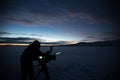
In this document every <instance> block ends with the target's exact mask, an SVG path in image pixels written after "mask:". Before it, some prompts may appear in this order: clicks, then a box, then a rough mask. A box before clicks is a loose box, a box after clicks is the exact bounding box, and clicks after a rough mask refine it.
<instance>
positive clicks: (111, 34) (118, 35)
mask: <svg viewBox="0 0 120 80" xmlns="http://www.w3.org/2000/svg"><path fill="white" fill-rule="evenodd" d="M103 34H104V35H106V36H108V37H110V39H120V32H104V33H103ZM108 39H109V38H108Z"/></svg>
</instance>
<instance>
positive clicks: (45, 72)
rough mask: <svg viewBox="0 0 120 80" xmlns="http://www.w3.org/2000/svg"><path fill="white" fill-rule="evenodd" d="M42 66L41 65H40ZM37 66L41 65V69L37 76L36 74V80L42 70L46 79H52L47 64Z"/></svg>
mask: <svg viewBox="0 0 120 80" xmlns="http://www.w3.org/2000/svg"><path fill="white" fill-rule="evenodd" d="M40 66H41V67H40ZM35 67H40V69H39V71H38V72H37V73H36V76H35V80H38V79H39V75H40V73H41V72H43V73H44V75H45V78H46V80H50V76H49V73H48V69H47V65H46V64H45V65H40V64H39V65H36V66H35Z"/></svg>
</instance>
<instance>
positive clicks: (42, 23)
mask: <svg viewBox="0 0 120 80" xmlns="http://www.w3.org/2000/svg"><path fill="white" fill-rule="evenodd" d="M119 13H120V12H119V5H118V4H117V2H116V0H114V1H113V0H26V1H24V0H10V1H9V0H4V1H2V2H1V12H0V27H1V29H0V40H1V41H0V42H7V40H6V39H8V38H9V39H11V41H12V39H16V38H18V39H20V38H21V39H22V40H21V42H23V43H24V42H26V41H28V42H30V41H32V40H35V39H37V40H40V41H42V42H60V41H61V42H63V41H64V42H69V43H70V42H74V43H76V42H91V41H92V42H94V41H101V40H102V41H103V40H111V39H112V40H113V39H119V38H120V32H119V31H120V28H119V27H120V26H119V19H120V18H119V17H120V15H119ZM18 39H16V40H18ZM24 39H25V40H24ZM26 39H27V40H26ZM13 41H14V42H13V43H15V42H16V43H17V42H18V41H20V40H18V41H15V40H13Z"/></svg>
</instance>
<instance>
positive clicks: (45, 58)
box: [39, 51, 56, 63]
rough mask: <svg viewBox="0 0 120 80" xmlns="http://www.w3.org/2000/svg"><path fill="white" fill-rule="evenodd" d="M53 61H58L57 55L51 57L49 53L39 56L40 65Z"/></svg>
mask: <svg viewBox="0 0 120 80" xmlns="http://www.w3.org/2000/svg"><path fill="white" fill-rule="evenodd" d="M51 60H56V55H51V54H50V52H49V51H48V52H46V53H44V54H43V55H41V56H39V63H48V62H50V61H51Z"/></svg>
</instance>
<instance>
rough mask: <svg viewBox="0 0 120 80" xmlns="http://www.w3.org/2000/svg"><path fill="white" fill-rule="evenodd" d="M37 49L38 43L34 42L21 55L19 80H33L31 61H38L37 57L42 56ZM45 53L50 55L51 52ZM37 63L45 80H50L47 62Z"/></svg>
mask: <svg viewBox="0 0 120 80" xmlns="http://www.w3.org/2000/svg"><path fill="white" fill-rule="evenodd" d="M39 48H40V42H39V41H37V40H35V41H34V42H33V43H32V44H30V45H29V46H28V47H27V48H26V49H25V50H24V52H23V54H22V55H21V60H20V61H21V80H27V78H29V80H35V76H34V75H35V74H34V66H33V63H32V61H38V57H39V56H42V55H43V53H42V52H41V51H40V50H39ZM47 52H48V53H50V52H51V51H47ZM39 63H40V65H41V69H42V72H43V73H44V75H45V78H46V80H50V76H49V74H48V69H47V65H46V64H47V62H45V61H41V62H40V61H39Z"/></svg>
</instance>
